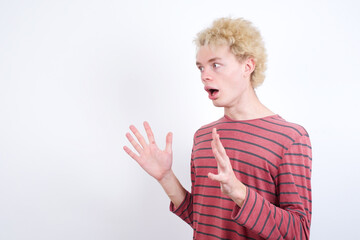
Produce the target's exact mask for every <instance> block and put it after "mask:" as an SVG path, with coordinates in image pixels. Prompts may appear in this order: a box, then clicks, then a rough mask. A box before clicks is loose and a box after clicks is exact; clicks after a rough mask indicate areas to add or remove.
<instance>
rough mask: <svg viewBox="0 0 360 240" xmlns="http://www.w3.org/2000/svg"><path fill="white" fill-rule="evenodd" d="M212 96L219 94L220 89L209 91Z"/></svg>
mask: <svg viewBox="0 0 360 240" xmlns="http://www.w3.org/2000/svg"><path fill="white" fill-rule="evenodd" d="M209 92H210V95H211V96H214V95H215V94H216V93H217V92H219V90H218V89H209Z"/></svg>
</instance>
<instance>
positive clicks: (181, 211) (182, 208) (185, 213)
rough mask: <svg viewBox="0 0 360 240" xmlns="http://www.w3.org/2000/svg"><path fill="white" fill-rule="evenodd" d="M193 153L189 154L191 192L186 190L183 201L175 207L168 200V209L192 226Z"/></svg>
mask: <svg viewBox="0 0 360 240" xmlns="http://www.w3.org/2000/svg"><path fill="white" fill-rule="evenodd" d="M193 162H194V160H193V154H191V168H190V169H191V193H189V192H188V191H186V196H185V199H184V201H183V202H182V203H181V204H180V205H179V207H177V208H175V206H174V204H173V203H172V202H170V211H171V212H173V213H174V214H176V215H177V216H179V217H180V218H181V219H182V220H184V221H185V222H186V223H188V224H189V225H190V226H191V227H193V215H192V214H193V195H192V193H193V189H194V183H195V168H194V164H193Z"/></svg>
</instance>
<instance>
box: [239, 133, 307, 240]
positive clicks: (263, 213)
mask: <svg viewBox="0 0 360 240" xmlns="http://www.w3.org/2000/svg"><path fill="white" fill-rule="evenodd" d="M311 168H312V150H311V144H310V139H309V137H308V136H301V137H299V138H298V139H297V140H295V142H294V143H293V144H292V145H291V146H289V148H288V150H287V151H285V153H284V155H283V157H282V160H281V162H280V164H279V166H278V174H277V175H276V176H275V177H274V182H275V185H276V188H277V197H278V203H277V204H275V205H274V204H272V203H270V202H269V201H268V200H266V199H265V198H264V197H262V196H261V195H260V194H259V193H257V192H256V191H255V190H253V189H250V188H247V195H246V199H245V201H244V204H243V206H242V208H240V207H239V206H238V205H235V207H234V210H233V212H232V218H233V219H234V220H235V221H237V222H238V223H239V224H240V225H242V226H244V227H246V228H247V229H249V230H251V231H253V232H255V233H257V234H259V235H260V236H261V237H263V238H264V239H294V238H295V239H309V236H310V223H311V207H312V200H311V171H312V170H311Z"/></svg>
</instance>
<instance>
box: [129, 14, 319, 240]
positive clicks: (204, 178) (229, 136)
mask: <svg viewBox="0 0 360 240" xmlns="http://www.w3.org/2000/svg"><path fill="white" fill-rule="evenodd" d="M196 44H197V47H198V49H197V56H196V65H197V67H198V68H199V70H200V72H201V80H202V83H203V84H204V88H205V91H206V92H207V93H208V96H209V98H210V99H211V101H212V102H213V104H214V105H215V106H217V107H223V108H224V117H222V118H220V119H219V120H217V121H214V122H212V123H210V124H207V125H205V126H203V127H201V128H200V129H199V130H198V131H197V132H196V133H195V136H194V145H193V150H192V154H191V180H192V187H191V192H188V191H187V190H185V189H184V187H183V186H182V185H181V184H180V182H179V181H178V179H177V178H176V176H175V175H174V173H173V171H172V170H171V165H172V146H171V145H172V133H168V135H167V137H166V147H165V150H163V151H162V150H160V149H159V148H158V147H157V145H156V143H155V139H154V135H153V133H152V130H151V128H150V126H149V124H148V123H147V122H144V127H145V130H146V134H147V137H148V140H149V143H147V142H146V141H145V139H144V137H143V136H142V135H141V134H140V133H139V131H138V130H137V129H136V128H135V127H134V126H130V129H131V131H132V132H133V134H134V135H135V136H136V138H137V140H138V142H137V141H135V139H134V138H133V137H132V135H131V134H130V133H127V134H126V137H127V138H128V140H129V141H130V143H131V144H132V146H133V147H134V148H135V149H136V151H137V152H138V154H135V153H134V152H132V151H131V150H130V149H129V148H128V147H126V146H125V147H124V150H125V151H126V152H127V153H128V154H129V155H130V156H131V157H132V158H133V159H135V160H136V161H137V162H138V163H139V164H140V166H141V167H142V168H143V169H144V170H145V171H146V172H147V173H148V174H150V175H151V176H153V177H154V178H155V179H156V180H157V181H159V183H160V184H161V186H162V187H163V188H164V190H165V192H166V193H167V195H168V196H169V198H170V200H171V204H170V209H171V211H173V212H174V213H175V214H176V215H178V216H179V217H180V218H182V219H183V220H184V221H185V222H187V223H188V224H190V225H191V227H192V228H193V229H194V239H198V240H200V239H309V235H310V223H311V205H312V204H311V203H312V202H311V162H312V158H311V144H310V140H309V135H308V133H307V132H306V130H305V129H304V128H303V127H301V126H300V125H297V124H294V123H290V122H287V121H285V120H284V119H283V118H281V117H280V116H279V115H276V114H274V113H273V112H272V111H270V110H269V109H268V108H266V107H265V106H264V105H263V104H262V103H261V102H260V101H259V99H258V98H257V96H256V94H255V90H254V88H256V87H257V86H259V85H260V84H261V83H262V82H263V80H264V71H265V68H266V67H265V66H266V53H265V48H264V44H263V41H262V38H261V36H260V34H259V32H258V31H257V29H256V28H254V27H253V26H252V24H251V23H250V22H249V21H246V20H244V19H230V18H222V19H218V20H216V21H215V22H214V23H213V25H212V26H211V27H210V28H208V29H205V30H204V31H202V32H200V33H199V34H198V36H197V39H196Z"/></svg>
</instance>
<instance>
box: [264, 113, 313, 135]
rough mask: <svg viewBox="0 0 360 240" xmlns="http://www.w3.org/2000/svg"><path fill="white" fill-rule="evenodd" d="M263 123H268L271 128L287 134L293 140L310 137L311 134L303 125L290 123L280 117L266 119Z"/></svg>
mask: <svg viewBox="0 0 360 240" xmlns="http://www.w3.org/2000/svg"><path fill="white" fill-rule="evenodd" d="M262 121H263V122H264V123H268V124H269V126H271V127H272V128H273V129H275V130H278V131H281V132H283V133H286V134H288V135H289V136H291V137H293V138H298V137H302V136H305V137H309V133H308V132H307V131H306V129H305V128H304V127H303V126H302V125H300V124H298V123H294V122H289V121H287V120H285V119H284V118H282V117H281V116H279V115H276V116H273V117H270V118H264V119H262Z"/></svg>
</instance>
